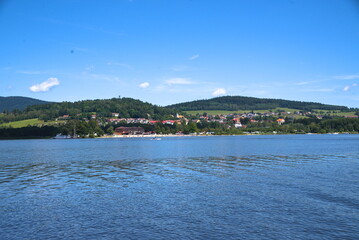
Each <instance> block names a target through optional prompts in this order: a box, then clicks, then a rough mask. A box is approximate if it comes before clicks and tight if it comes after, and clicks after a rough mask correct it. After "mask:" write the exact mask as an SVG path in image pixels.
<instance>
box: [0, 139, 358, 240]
mask: <svg viewBox="0 0 359 240" xmlns="http://www.w3.org/2000/svg"><path fill="white" fill-rule="evenodd" d="M0 238H1V239H359V135H282V136H223V137H222V136H221V137H168V138H162V140H161V141H151V140H150V139H148V138H127V139H123V138H121V139H76V140H71V139H69V140H16V141H0Z"/></svg>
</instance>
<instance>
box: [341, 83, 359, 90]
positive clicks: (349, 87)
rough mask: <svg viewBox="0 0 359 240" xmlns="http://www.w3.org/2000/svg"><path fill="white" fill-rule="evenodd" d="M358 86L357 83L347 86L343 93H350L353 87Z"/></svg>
mask: <svg viewBox="0 0 359 240" xmlns="http://www.w3.org/2000/svg"><path fill="white" fill-rule="evenodd" d="M357 86H358V84H357V83H353V84H352V85H347V86H345V87H344V88H343V91H344V92H347V91H349V90H350V89H351V88H352V87H357Z"/></svg>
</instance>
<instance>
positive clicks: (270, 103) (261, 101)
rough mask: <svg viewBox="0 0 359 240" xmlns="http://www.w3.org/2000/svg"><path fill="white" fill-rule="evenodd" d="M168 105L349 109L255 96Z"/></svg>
mask: <svg viewBox="0 0 359 240" xmlns="http://www.w3.org/2000/svg"><path fill="white" fill-rule="evenodd" d="M167 107H171V108H176V109H179V110H181V111H196V110H228V111H237V110H249V111H251V110H268V109H275V108H292V109H298V110H305V111H308V110H309V111H310V110H313V109H319V110H340V111H348V110H349V108H348V107H345V106H336V105H328V104H322V103H315V102H301V101H292V100H283V99H268V98H254V97H243V96H224V97H216V98H212V99H204V100H196V101H190V102H184V103H178V104H173V105H169V106H167Z"/></svg>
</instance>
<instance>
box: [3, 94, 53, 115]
mask: <svg viewBox="0 0 359 240" xmlns="http://www.w3.org/2000/svg"><path fill="white" fill-rule="evenodd" d="M49 103H50V102H46V101H42V100H38V99H35V98H28V97H0V112H3V111H12V110H15V109H19V110H24V109H25V108H26V107H28V106H31V105H40V104H49Z"/></svg>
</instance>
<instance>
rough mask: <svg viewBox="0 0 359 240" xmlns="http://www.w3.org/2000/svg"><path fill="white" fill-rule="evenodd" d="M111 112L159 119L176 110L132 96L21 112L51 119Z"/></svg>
mask: <svg viewBox="0 0 359 240" xmlns="http://www.w3.org/2000/svg"><path fill="white" fill-rule="evenodd" d="M111 113H119V116H120V117H121V118H148V117H151V118H154V119H161V118H164V117H166V116H168V115H173V114H176V111H175V110H173V109H170V108H166V107H159V106H156V105H153V104H150V103H147V102H142V101H140V100H137V99H132V98H112V99H96V100H84V101H78V102H61V103H52V104H45V105H36V106H30V107H28V108H27V109H26V110H25V111H24V112H23V114H25V115H28V116H31V118H40V119H47V120H48V119H53V118H57V117H59V116H63V115H70V116H71V117H74V116H79V115H81V117H83V116H85V115H87V116H88V115H91V114H96V115H97V116H98V117H111Z"/></svg>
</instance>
